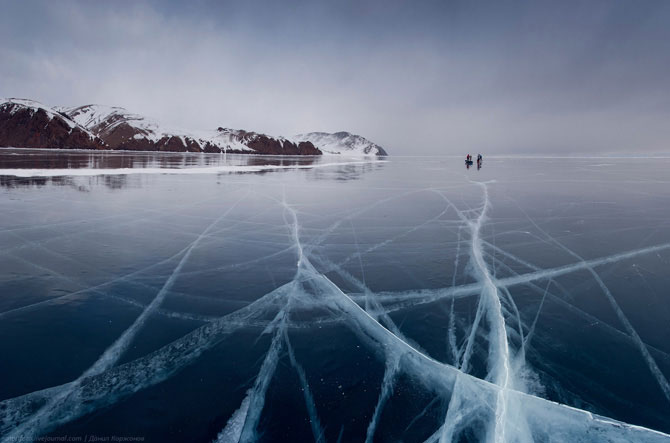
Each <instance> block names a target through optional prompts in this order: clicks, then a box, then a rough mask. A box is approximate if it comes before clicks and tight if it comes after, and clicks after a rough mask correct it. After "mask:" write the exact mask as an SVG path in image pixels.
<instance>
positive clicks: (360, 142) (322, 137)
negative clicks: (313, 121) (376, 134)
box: [293, 131, 388, 156]
mask: <svg viewBox="0 0 670 443" xmlns="http://www.w3.org/2000/svg"><path fill="white" fill-rule="evenodd" d="M293 140H296V141H309V142H312V144H314V146H316V147H317V148H319V149H320V150H321V151H322V152H323V153H324V154H345V155H351V156H385V155H388V154H387V153H386V151H385V150H384V148H382V147H381V146H379V145H377V144H375V143H373V142H371V141H370V140H368V139H366V138H364V137H361V136H360V135H355V134H352V133H350V132H345V131H342V132H335V133H334V134H330V133H327V132H309V133H307V134H298V135H296V136H295V137H293Z"/></svg>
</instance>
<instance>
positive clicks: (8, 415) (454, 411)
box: [0, 149, 670, 442]
mask: <svg viewBox="0 0 670 443" xmlns="http://www.w3.org/2000/svg"><path fill="white" fill-rule="evenodd" d="M17 168H18V169H17ZM161 168H171V169H170V171H168V172H171V173H165V170H163V169H161ZM669 168H670V159H667V158H666V159H609V158H608V159H603V158H597V159H550V158H536V159H528V160H524V159H519V158H485V162H484V164H483V167H482V168H481V170H477V168H476V167H474V168H470V169H466V168H465V166H464V164H463V159H462V158H460V157H459V158H447V157H422V158H419V157H415V158H411V157H406V158H402V157H389V159H388V161H383V162H382V161H364V160H356V159H346V158H339V159H338V158H321V159H319V158H317V159H314V158H285V159H281V158H277V157H275V158H272V157H244V156H227V157H224V156H221V155H196V154H157V153H156V154H154V153H109V152H108V153H88V152H54V151H32V150H11V149H0V337H2V340H0V355H1V356H2V361H1V363H0V380H1V381H2V382H1V383H0V426H1V429H0V434H1V435H2V436H3V438H2V440H3V441H21V440H20V439H24V440H25V439H32V438H35V437H37V436H40V435H48V436H54V437H60V436H69V437H73V436H75V437H83V436H87V435H88V436H98V437H103V438H104V437H106V436H108V437H112V436H122V437H131V438H134V439H144V441H152V442H153V441H156V442H164V441H197V442H208V441H222V442H233V441H234V442H238V441H242V442H247V441H289V442H302V441H319V442H325V441H328V442H349V441H356V442H360V441H406V442H423V441H430V442H437V441H453V442H478V441H492V442H527V441H538V442H544V441H546V442H549V441H551V442H580V441H585V442H587V441H589V442H590V441H594V442H595V441H597V442H600V441H608V442H629V441H635V442H647V441H649V442H670V436H668V435H667V433H670V384H669V383H668V378H670V292H669V291H668V288H669V287H670V186H669V181H670V174H669V173H668V169H669ZM186 169H187V170H186ZM101 172H103V173H104V175H99V174H100V173H101ZM8 174H10V175H8Z"/></svg>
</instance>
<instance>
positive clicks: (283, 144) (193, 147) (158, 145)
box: [61, 105, 321, 155]
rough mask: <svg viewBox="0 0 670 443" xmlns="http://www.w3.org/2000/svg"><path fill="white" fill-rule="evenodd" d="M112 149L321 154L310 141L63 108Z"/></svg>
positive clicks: (93, 108)
mask: <svg viewBox="0 0 670 443" xmlns="http://www.w3.org/2000/svg"><path fill="white" fill-rule="evenodd" d="M61 112H64V113H65V114H67V115H68V116H70V118H72V119H73V120H74V121H76V122H77V123H79V124H81V125H83V126H84V127H86V128H88V129H89V130H90V131H91V132H92V133H94V134H96V135H98V136H99V137H100V138H101V139H103V140H104V141H105V142H106V143H107V144H108V145H109V146H110V147H111V148H112V149H131V150H159V151H194V152H198V151H204V152H230V153H242V154H245V153H246V154H254V153H255V154H272V155H320V154H321V152H320V151H318V150H317V149H316V148H314V146H313V145H312V144H311V143H308V142H302V143H293V142H291V141H289V140H287V139H285V138H284V137H272V136H268V135H265V134H258V133H255V132H250V131H243V130H236V129H227V128H221V127H220V128H218V129H217V130H215V131H205V132H192V131H186V130H183V129H180V128H174V127H168V126H165V125H162V124H160V123H158V122H157V121H155V120H152V119H149V118H147V117H144V116H141V115H138V114H133V113H131V112H129V111H127V110H126V109H124V108H119V107H109V106H101V105H86V106H79V107H75V108H66V109H62V110H61Z"/></svg>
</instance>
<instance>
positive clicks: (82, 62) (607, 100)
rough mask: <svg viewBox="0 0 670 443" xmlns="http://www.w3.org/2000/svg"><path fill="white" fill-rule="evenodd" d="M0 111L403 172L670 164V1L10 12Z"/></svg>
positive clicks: (139, 5)
mask: <svg viewBox="0 0 670 443" xmlns="http://www.w3.org/2000/svg"><path fill="white" fill-rule="evenodd" d="M0 7H2V11H3V14H2V15H0V41H1V42H0V96H1V97H23V98H32V99H35V100H38V101H41V102H43V103H45V104H47V105H51V106H57V105H61V106H75V105H83V104H88V103H100V104H107V105H112V106H122V107H125V108H127V109H128V110H130V111H132V112H136V113H138V114H144V115H148V116H151V117H154V118H156V119H157V120H159V121H161V122H164V123H166V124H169V125H173V126H179V127H183V128H186V129H193V130H202V129H215V128H216V127H218V126H227V127H232V128H241V129H248V130H255V131H260V132H266V133H269V134H274V135H286V136H290V135H293V134H297V133H301V132H308V131H328V132H335V131H339V130H347V131H351V132H354V133H357V134H360V135H363V136H365V137H367V138H369V139H370V140H372V141H374V142H376V143H378V144H380V145H382V146H383V147H384V148H386V149H387V150H388V151H389V153H390V154H391V155H394V154H395V155H434V154H462V153H463V154H464V153H465V152H466V151H470V152H471V153H475V152H482V153H485V154H514V153H532V154H580V155H588V154H596V153H623V154H628V155H630V154H638V155H644V154H647V153H653V152H659V151H666V152H667V151H670V124H669V123H670V119H669V117H670V75H668V73H669V72H670V2H667V1H648V2H628V1H601V0H594V1H581V2H576V1H566V2H549V1H499V2H498V1H490V2H484V1H473V2H469V1H447V2H438V1H435V2H419V3H414V2H397V1H388V2H386V1H360V2H359V1H342V2H269V1H267V2H261V1H249V2H215V1H194V2H189V3H188V4H183V3H181V2H177V1H165V2H159V1H156V2H153V1H145V2H111V3H109V4H107V3H102V2H76V1H62V2H47V1H25V2H14V1H9V0H0Z"/></svg>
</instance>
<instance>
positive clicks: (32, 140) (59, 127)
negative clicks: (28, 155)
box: [0, 98, 105, 149]
mask: <svg viewBox="0 0 670 443" xmlns="http://www.w3.org/2000/svg"><path fill="white" fill-rule="evenodd" d="M0 146H13V147H25V148H82V149H104V148H105V144H104V142H103V141H102V140H100V139H99V138H98V137H97V136H96V135H95V134H93V133H92V132H90V131H89V130H87V129H86V128H84V127H83V126H81V125H79V124H77V123H76V122H75V121H73V120H72V119H70V118H69V117H68V116H67V115H66V114H63V113H60V112H58V111H57V110H54V109H52V108H50V107H48V106H45V105H43V104H42V103H39V102H36V101H34V100H26V99H20V98H8V99H5V100H2V101H1V102H0Z"/></svg>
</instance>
